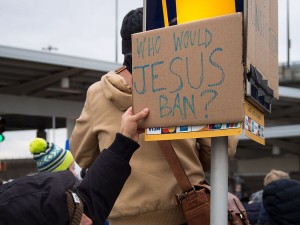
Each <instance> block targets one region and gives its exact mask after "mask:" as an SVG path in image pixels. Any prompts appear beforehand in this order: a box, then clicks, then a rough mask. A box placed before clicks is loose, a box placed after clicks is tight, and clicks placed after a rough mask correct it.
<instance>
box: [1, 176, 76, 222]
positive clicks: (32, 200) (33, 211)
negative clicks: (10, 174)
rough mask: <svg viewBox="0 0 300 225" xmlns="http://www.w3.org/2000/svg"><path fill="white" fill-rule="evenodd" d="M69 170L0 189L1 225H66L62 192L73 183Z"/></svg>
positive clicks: (22, 180)
mask: <svg viewBox="0 0 300 225" xmlns="http://www.w3.org/2000/svg"><path fill="white" fill-rule="evenodd" d="M75 181H76V179H75V177H74V175H73V174H72V173H71V172H70V171H61V172H43V173H39V174H36V175H33V176H25V177H22V178H19V179H16V180H14V181H12V182H9V183H6V184H3V185H1V186H0V212H1V213H0V221H1V222H0V223H1V224H7V225H8V224H22V225H31V224H37V225H38V224H43V225H53V224H56V225H65V224H70V217H69V211H68V206H67V194H66V191H67V190H69V189H71V188H72V187H73V186H74V184H75Z"/></svg>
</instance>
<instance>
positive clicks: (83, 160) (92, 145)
mask: <svg viewBox="0 0 300 225" xmlns="http://www.w3.org/2000/svg"><path fill="white" fill-rule="evenodd" d="M91 98H92V88H91V87H90V88H89V89H88V91H87V97H86V101H85V103H84V107H83V109H82V112H81V115H80V117H79V118H78V119H77V120H76V124H75V127H74V129H73V132H72V135H71V138H70V150H71V152H72V154H73V156H74V158H75V161H76V163H77V164H78V165H79V166H80V167H81V168H87V167H89V166H90V165H91V164H92V163H93V162H94V160H95V159H96V157H97V155H98V154H99V151H100V150H99V147H98V146H99V145H98V138H97V134H96V133H94V132H93V121H92V119H93V115H92V109H91V107H92V106H91V104H90V102H91Z"/></svg>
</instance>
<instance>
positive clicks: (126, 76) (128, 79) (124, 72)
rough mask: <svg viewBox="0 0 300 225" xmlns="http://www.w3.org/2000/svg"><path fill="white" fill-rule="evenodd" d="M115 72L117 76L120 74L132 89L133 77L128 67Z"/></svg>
mask: <svg viewBox="0 0 300 225" xmlns="http://www.w3.org/2000/svg"><path fill="white" fill-rule="evenodd" d="M114 72H115V73H116V74H119V75H120V76H122V77H123V78H124V79H125V81H126V83H127V84H128V86H130V87H132V75H131V73H130V72H129V71H128V69H127V68H126V66H121V67H119V68H118V69H116V70H115V71H114Z"/></svg>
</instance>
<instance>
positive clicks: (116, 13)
mask: <svg viewBox="0 0 300 225" xmlns="http://www.w3.org/2000/svg"><path fill="white" fill-rule="evenodd" d="M115 16H116V18H115V19H116V27H115V28H116V63H117V62H118V0H116V8H115Z"/></svg>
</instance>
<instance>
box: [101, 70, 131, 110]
mask: <svg viewBox="0 0 300 225" xmlns="http://www.w3.org/2000/svg"><path fill="white" fill-rule="evenodd" d="M101 83H102V85H103V90H104V95H105V97H106V98H107V99H109V100H110V101H111V102H112V103H113V104H114V105H115V107H117V108H118V109H119V110H121V111H125V110H127V109H128V108H129V107H130V106H131V105H132V92H131V87H130V86H129V85H128V84H127V83H126V81H125V79H124V78H123V77H121V76H120V75H118V74H115V73H114V72H109V73H108V74H106V75H104V76H103V77H102V78H101Z"/></svg>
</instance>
